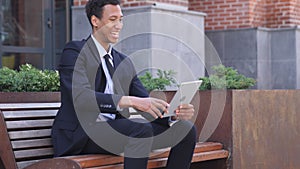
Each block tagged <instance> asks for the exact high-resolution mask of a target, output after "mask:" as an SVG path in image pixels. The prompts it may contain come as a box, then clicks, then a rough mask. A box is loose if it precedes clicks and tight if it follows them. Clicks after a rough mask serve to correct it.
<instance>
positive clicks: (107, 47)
mask: <svg viewBox="0 0 300 169" xmlns="http://www.w3.org/2000/svg"><path fill="white" fill-rule="evenodd" d="M93 36H94V38H95V39H96V40H97V42H98V43H99V44H100V45H101V46H102V47H103V48H104V49H105V51H106V52H107V53H108V52H109V48H110V44H109V43H104V42H103V41H101V39H100V38H99V37H97V36H95V34H93Z"/></svg>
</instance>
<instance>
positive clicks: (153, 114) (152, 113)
mask: <svg viewBox="0 0 300 169" xmlns="http://www.w3.org/2000/svg"><path fill="white" fill-rule="evenodd" d="M147 112H148V113H149V114H150V115H151V116H152V117H154V118H155V119H157V118H158V116H157V115H156V113H155V112H154V111H152V110H149V111H147Z"/></svg>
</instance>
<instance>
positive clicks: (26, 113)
mask: <svg viewBox="0 0 300 169" xmlns="http://www.w3.org/2000/svg"><path fill="white" fill-rule="evenodd" d="M56 114H57V110H56V109H54V110H17V111H3V115H4V118H5V119H15V118H32V117H35V118H39V117H53V118H54V117H55V116H56Z"/></svg>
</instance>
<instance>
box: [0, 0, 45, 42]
mask: <svg viewBox="0 0 300 169" xmlns="http://www.w3.org/2000/svg"><path fill="white" fill-rule="evenodd" d="M42 10H43V1H41V0H3V4H2V12H3V25H2V35H3V37H2V39H3V41H2V45H9V46H30V47H44V38H43V22H44V21H43V20H44V19H43V15H42V13H43V11H42Z"/></svg>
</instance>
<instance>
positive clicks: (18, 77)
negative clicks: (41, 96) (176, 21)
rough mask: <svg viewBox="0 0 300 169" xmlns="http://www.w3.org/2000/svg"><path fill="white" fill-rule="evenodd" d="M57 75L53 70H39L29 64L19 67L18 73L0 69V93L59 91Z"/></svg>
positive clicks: (4, 68) (5, 68)
mask: <svg viewBox="0 0 300 169" xmlns="http://www.w3.org/2000/svg"><path fill="white" fill-rule="evenodd" d="M59 85H60V83H59V75H58V72H57V71H54V70H39V69H37V68H35V67H33V66H32V65H30V64H24V65H21V66H20V70H19V71H15V70H12V69H9V68H7V67H3V68H1V69H0V91H3V92H39V91H59Z"/></svg>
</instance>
